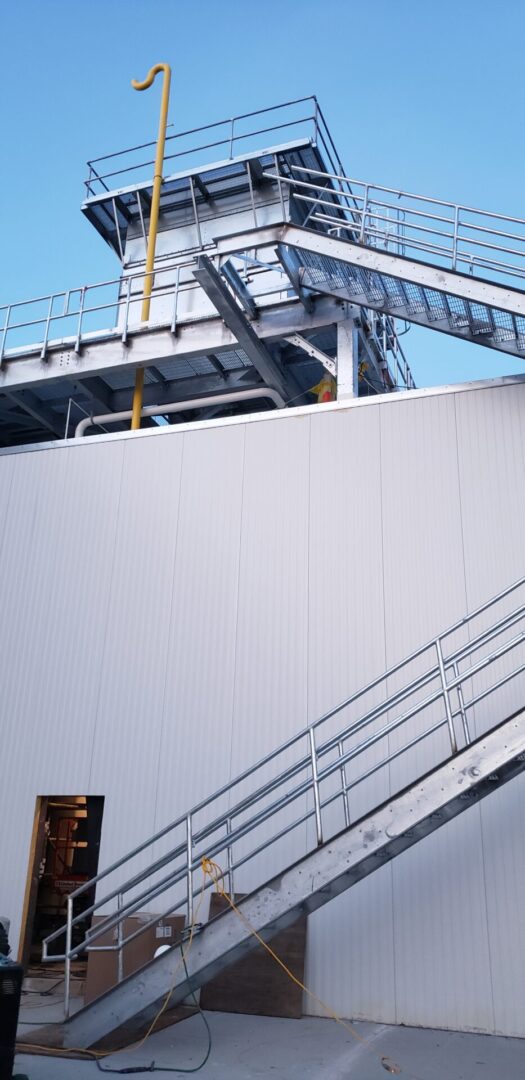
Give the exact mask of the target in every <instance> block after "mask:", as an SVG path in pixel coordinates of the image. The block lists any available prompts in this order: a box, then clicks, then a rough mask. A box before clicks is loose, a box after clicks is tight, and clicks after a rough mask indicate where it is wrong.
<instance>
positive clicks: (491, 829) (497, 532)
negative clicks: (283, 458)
mask: <svg viewBox="0 0 525 1080" xmlns="http://www.w3.org/2000/svg"><path fill="white" fill-rule="evenodd" d="M456 413H457V424H458V444H459V466H460V481H461V504H462V513H463V531H464V538H465V566H466V575H467V592H468V602H469V608H470V609H473V608H475V607H476V606H478V605H479V604H480V603H482V602H483V600H484V599H486V597H487V596H490V595H491V594H492V593H495V592H497V591H498V589H503V588H504V587H505V586H506V585H508V584H509V583H510V582H511V581H513V580H514V579H516V578H518V577H519V576H520V575H523V572H524V570H523V567H524V559H523V551H524V536H525V423H524V421H525V387H524V386H515V387H500V388H497V389H494V390H493V391H492V392H491V393H490V394H488V393H481V392H479V391H472V392H470V393H465V394H461V395H457V397H456ZM513 606H514V605H513V604H512V603H509V602H508V601H507V602H506V605H505V606H504V607H503V608H502V614H503V612H504V611H506V610H511V608H512V607H513ZM480 628H481V627H480ZM510 663H511V659H510V657H509V658H505V660H503V661H502V662H498V664H497V665H496V664H494V665H492V666H491V668H490V670H488V671H487V675H486V682H487V684H488V685H490V684H491V683H493V682H494V681H495V680H496V679H497V678H498V677H501V675H502V674H503V673H504V672H505V671H506V670H508V669H509V664H510ZM524 690H525V677H523V676H522V678H521V679H520V681H519V683H518V682H517V681H514V682H513V683H510V684H507V685H506V686H505V687H502V688H501V689H500V690H499V691H497V697H496V703H497V709H498V714H500V715H504V714H505V713H506V712H511V711H512V710H513V709H515V708H518V707H519V706H522V705H523V693H524ZM496 718H497V717H496ZM494 719H495V716H494V697H493V698H491V699H490V700H487V701H485V702H482V703H481V704H480V705H478V706H476V725H477V728H478V730H480V731H481V730H483V729H484V728H485V727H486V726H488V725H490V724H491V723H494ZM479 814H480V819H481V836H482V843H483V853H484V864H485V889H486V896H487V907H488V936H489V948H490V958H491V969H492V981H493V996H494V1012H495V1030H496V1031H500V1032H505V1033H506V1034H517V1035H523V1034H525V1030H524V1019H523V988H524V976H523V971H524V968H525V926H524V922H523V918H522V914H521V913H522V909H523V894H524V891H525V845H524V843H523V836H524V831H525V777H523V776H520V777H518V778H517V779H516V780H514V781H513V782H512V784H508V785H507V786H506V787H504V788H502V789H501V791H499V792H497V793H495V795H494V796H492V797H491V798H490V799H487V800H485V801H484V802H483V803H482V804H481V806H480V808H479Z"/></svg>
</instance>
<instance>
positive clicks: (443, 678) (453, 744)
mask: <svg viewBox="0 0 525 1080" xmlns="http://www.w3.org/2000/svg"><path fill="white" fill-rule="evenodd" d="M434 644H435V646H436V652H437V658H438V668H439V674H440V677H441V686H442V693H443V700H444V702H445V712H446V715H447V726H448V733H449V736H450V746H451V749H452V753H453V754H457V751H458V746H457V742H456V734H455V731H454V720H453V718H452V709H451V708H450V694H449V690H448V686H447V679H446V675H445V665H444V662H443V650H442V648H441V638H436V639H435V642H434Z"/></svg>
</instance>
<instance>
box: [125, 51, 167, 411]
mask: <svg viewBox="0 0 525 1080" xmlns="http://www.w3.org/2000/svg"><path fill="white" fill-rule="evenodd" d="M161 71H163V72H164V82H163V86H162V99H161V104H160V119H159V134H158V136H157V153H156V156H155V173H154V176H153V192H152V196H151V213H150V219H149V233H148V250H147V255H146V270H145V274H144V291H143V293H142V314H141V320H142V322H147V321H148V319H149V308H150V299H151V290H152V287H153V267H154V265H155V247H156V243H157V227H158V223H159V206H160V190H161V187H162V167H163V165H164V144H165V142H166V126H167V123H168V105H169V99H170V82H171V68H170V66H169V64H155V65H154V67H152V68H151V69H150V71H148V74H147V75H146V78H145V79H144V82H137V81H136V79H132V80H131V85H132V87H133V89H134V90H147V89H148V87H149V86H151V84H152V82H153V80H154V78H155V75H159V74H160V72H161ZM143 388H144V368H138V369H137V372H136V374H135V390H134V393H133V413H132V417H131V430H132V431H136V430H137V429H138V428H140V414H141V412H142V392H143Z"/></svg>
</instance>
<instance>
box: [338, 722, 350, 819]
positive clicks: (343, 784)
mask: <svg viewBox="0 0 525 1080" xmlns="http://www.w3.org/2000/svg"><path fill="white" fill-rule="evenodd" d="M337 749H338V752H339V757H340V758H342V756H343V754H344V747H343V741H342V739H341V741H340V742H338V744H337ZM339 772H340V774H341V794H342V796H343V806H344V811H345V825H346V827H347V828H348V826H349V825H350V807H349V805H348V791H347V789H346V769H345V766H344V765H341V768H340V770H339Z"/></svg>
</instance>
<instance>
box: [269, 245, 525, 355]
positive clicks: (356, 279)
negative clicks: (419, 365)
mask: <svg viewBox="0 0 525 1080" xmlns="http://www.w3.org/2000/svg"><path fill="white" fill-rule="evenodd" d="M279 247H280V248H281V250H283V249H286V248H289V249H292V250H294V252H295V255H296V258H297V257H298V258H299V259H300V260H301V262H302V267H301V268H300V269H299V270H298V271H297V280H298V282H299V284H300V286H301V288H302V289H305V290H307V291H308V292H309V293H310V294H312V293H315V292H317V293H324V294H326V295H329V296H333V297H336V298H338V299H340V300H345V301H348V302H350V303H352V304H357V305H359V306H366V307H370V308H373V309H374V310H376V311H381V312H384V313H385V314H388V315H390V316H392V317H393V318H401V319H405V320H406V321H408V322H414V323H417V324H419V325H420V326H425V327H427V328H428V329H431V330H438V331H441V332H442V333H446V334H450V335H451V336H453V337H460V338H464V339H466V340H467V341H472V342H475V343H478V344H482V345H485V346H487V347H488V348H493V349H497V350H498V351H501V352H507V353H510V354H512V355H514V356H519V357H522V358H523V356H524V355H525V292H523V291H522V290H521V289H515V288H512V287H509V286H508V285H502V284H499V283H498V282H495V281H490V280H486V279H482V278H479V277H474V276H469V275H467V274H462V273H459V272H458V271H457V270H453V269H449V268H446V267H443V266H437V265H432V263H431V261H430V260H429V262H423V261H421V260H420V259H411V258H409V257H407V256H406V255H400V254H398V253H394V252H388V251H381V250H379V249H378V248H373V247H369V246H366V245H364V244H358V243H355V242H353V241H350V240H347V239H341V238H339V237H335V236H328V235H327V234H326V233H324V232H319V231H314V230H313V229H305V228H303V227H301V226H298V225H289V224H287V225H285V226H284V227H283V229H282V231H281V234H280V237H279ZM283 265H285V263H283Z"/></svg>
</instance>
